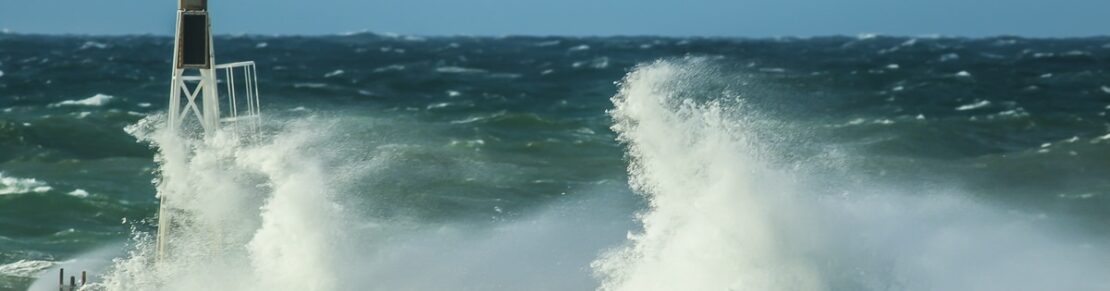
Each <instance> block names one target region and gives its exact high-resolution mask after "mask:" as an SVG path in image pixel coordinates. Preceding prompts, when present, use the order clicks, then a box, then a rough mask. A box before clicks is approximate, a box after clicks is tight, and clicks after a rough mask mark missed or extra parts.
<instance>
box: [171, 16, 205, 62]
mask: <svg viewBox="0 0 1110 291" xmlns="http://www.w3.org/2000/svg"><path fill="white" fill-rule="evenodd" d="M179 37H181V39H180V40H179V45H180V47H178V49H179V50H180V51H179V53H180V57H181V59H180V60H178V67H182V68H208V67H209V64H208V60H209V58H208V15H206V14H182V15H181V32H180V34H179Z"/></svg>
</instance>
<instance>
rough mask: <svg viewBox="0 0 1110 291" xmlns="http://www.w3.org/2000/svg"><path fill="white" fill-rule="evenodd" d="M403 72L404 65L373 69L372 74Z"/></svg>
mask: <svg viewBox="0 0 1110 291" xmlns="http://www.w3.org/2000/svg"><path fill="white" fill-rule="evenodd" d="M404 70H405V66H404V65H388V66H385V67H380V68H376V69H374V72H375V73H382V72H390V71H404Z"/></svg>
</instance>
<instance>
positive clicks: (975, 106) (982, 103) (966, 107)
mask: <svg viewBox="0 0 1110 291" xmlns="http://www.w3.org/2000/svg"><path fill="white" fill-rule="evenodd" d="M990 105H991V102H990V101H988V100H983V101H979V102H975V103H971V104H964V105H960V107H956V111H966V110H974V109H979V108H983V107H987V106H990Z"/></svg>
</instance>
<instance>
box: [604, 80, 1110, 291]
mask: <svg viewBox="0 0 1110 291" xmlns="http://www.w3.org/2000/svg"><path fill="white" fill-rule="evenodd" d="M716 77H717V76H716V75H715V70H714V69H713V66H712V65H711V64H709V63H708V62H707V61H705V60H700V59H685V60H670V61H659V62H656V63H652V64H647V65H642V66H640V67H638V68H637V69H636V70H634V71H633V72H632V73H631V74H629V75H628V76H627V78H626V79H625V80H624V82H623V83H622V85H621V88H620V92H619V93H618V95H617V96H615V97H614V98H613V103H614V105H615V109H613V110H612V111H611V115H612V116H613V118H614V120H615V125H614V126H613V129H614V131H616V132H617V133H618V134H619V140H620V141H621V142H622V143H623V144H624V145H626V146H627V149H628V151H627V154H628V156H629V158H630V159H631V164H630V166H629V169H628V171H629V174H630V176H631V185H632V187H633V189H635V190H636V191H637V192H639V193H641V194H642V195H643V196H644V197H645V198H646V199H647V200H648V202H649V207H648V209H647V210H645V211H643V212H642V213H641V214H640V215H639V220H640V222H641V223H642V230H639V231H633V232H632V233H630V234H629V238H628V241H627V242H626V243H625V244H624V245H623V246H621V247H618V248H615V249H613V250H611V251H609V252H606V253H605V254H604V255H602V256H601V257H600V258H598V259H597V260H596V261H594V262H593V264H592V266H593V269H594V271H595V273H596V275H597V276H598V277H599V278H600V279H601V280H602V282H601V286H600V289H601V290H1049V289H1062V290H1105V289H1107V288H1110V280H1108V279H1106V277H1105V276H1104V274H1107V273H1108V272H1110V255H1108V254H1110V249H1107V248H1106V247H1105V246H1106V245H1107V244H1105V243H1104V242H1105V238H1100V237H1096V236H1091V235H1086V236H1085V235H1081V234H1076V233H1071V232H1068V231H1063V230H1062V229H1066V227H1061V224H1062V223H1063V222H1062V221H1060V220H1056V219H1052V218H1051V217H1046V216H1045V215H1039V214H1035V213H1024V212H1022V211H1020V210H1015V209H1005V208H1003V207H998V206H992V204H991V203H990V202H989V201H980V200H977V199H973V198H970V196H969V195H967V194H963V193H960V191H959V190H958V189H945V188H942V187H937V188H938V189H934V190H933V191H929V192H928V193H907V191H902V190H899V188H898V187H897V185H886V186H884V185H883V184H882V183H879V182H867V183H852V182H851V181H861V180H862V181H869V180H875V179H871V177H858V175H853V174H851V173H848V172H850V171H837V170H835V169H832V170H828V169H827V168H823V169H824V170H826V171H815V170H813V168H817V167H816V166H814V164H829V163H834V164H835V163H837V162H836V161H835V160H836V158H835V157H833V156H834V155H824V156H819V159H822V160H821V161H814V160H810V161H802V162H788V161H783V160H782V159H780V158H776V157H780V156H782V155H781V153H782V152H786V151H790V150H791V149H793V148H795V147H796V146H797V145H793V144H790V143H786V142H782V143H781V144H768V143H769V141H767V140H763V139H761V138H757V137H760V136H764V135H767V134H768V133H771V134H777V135H797V134H800V133H795V132H790V131H789V130H785V129H783V128H782V127H777V126H774V125H769V123H773V122H768V121H766V120H761V118H760V117H759V116H758V114H757V113H754V112H756V110H752V109H751V108H749V107H748V106H746V105H745V104H744V103H743V102H741V101H735V100H739V99H736V98H732V97H730V96H728V95H727V94H725V93H720V92H718V93H712V92H706V90H705V89H704V88H702V87H701V86H700V85H701V84H703V83H705V81H704V80H710V79H713V78H716ZM706 94H710V95H719V96H721V97H719V98H705V95H706ZM776 152H778V153H776ZM830 160H831V161H830ZM832 168H836V167H832ZM818 181H819V182H818ZM859 184H863V185H862V186H861V185H859Z"/></svg>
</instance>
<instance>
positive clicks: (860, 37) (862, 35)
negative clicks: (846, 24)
mask: <svg viewBox="0 0 1110 291" xmlns="http://www.w3.org/2000/svg"><path fill="white" fill-rule="evenodd" d="M876 37H879V34H878V33H860V34H858V35H856V39H858V40H865V39H872V38H876Z"/></svg>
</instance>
